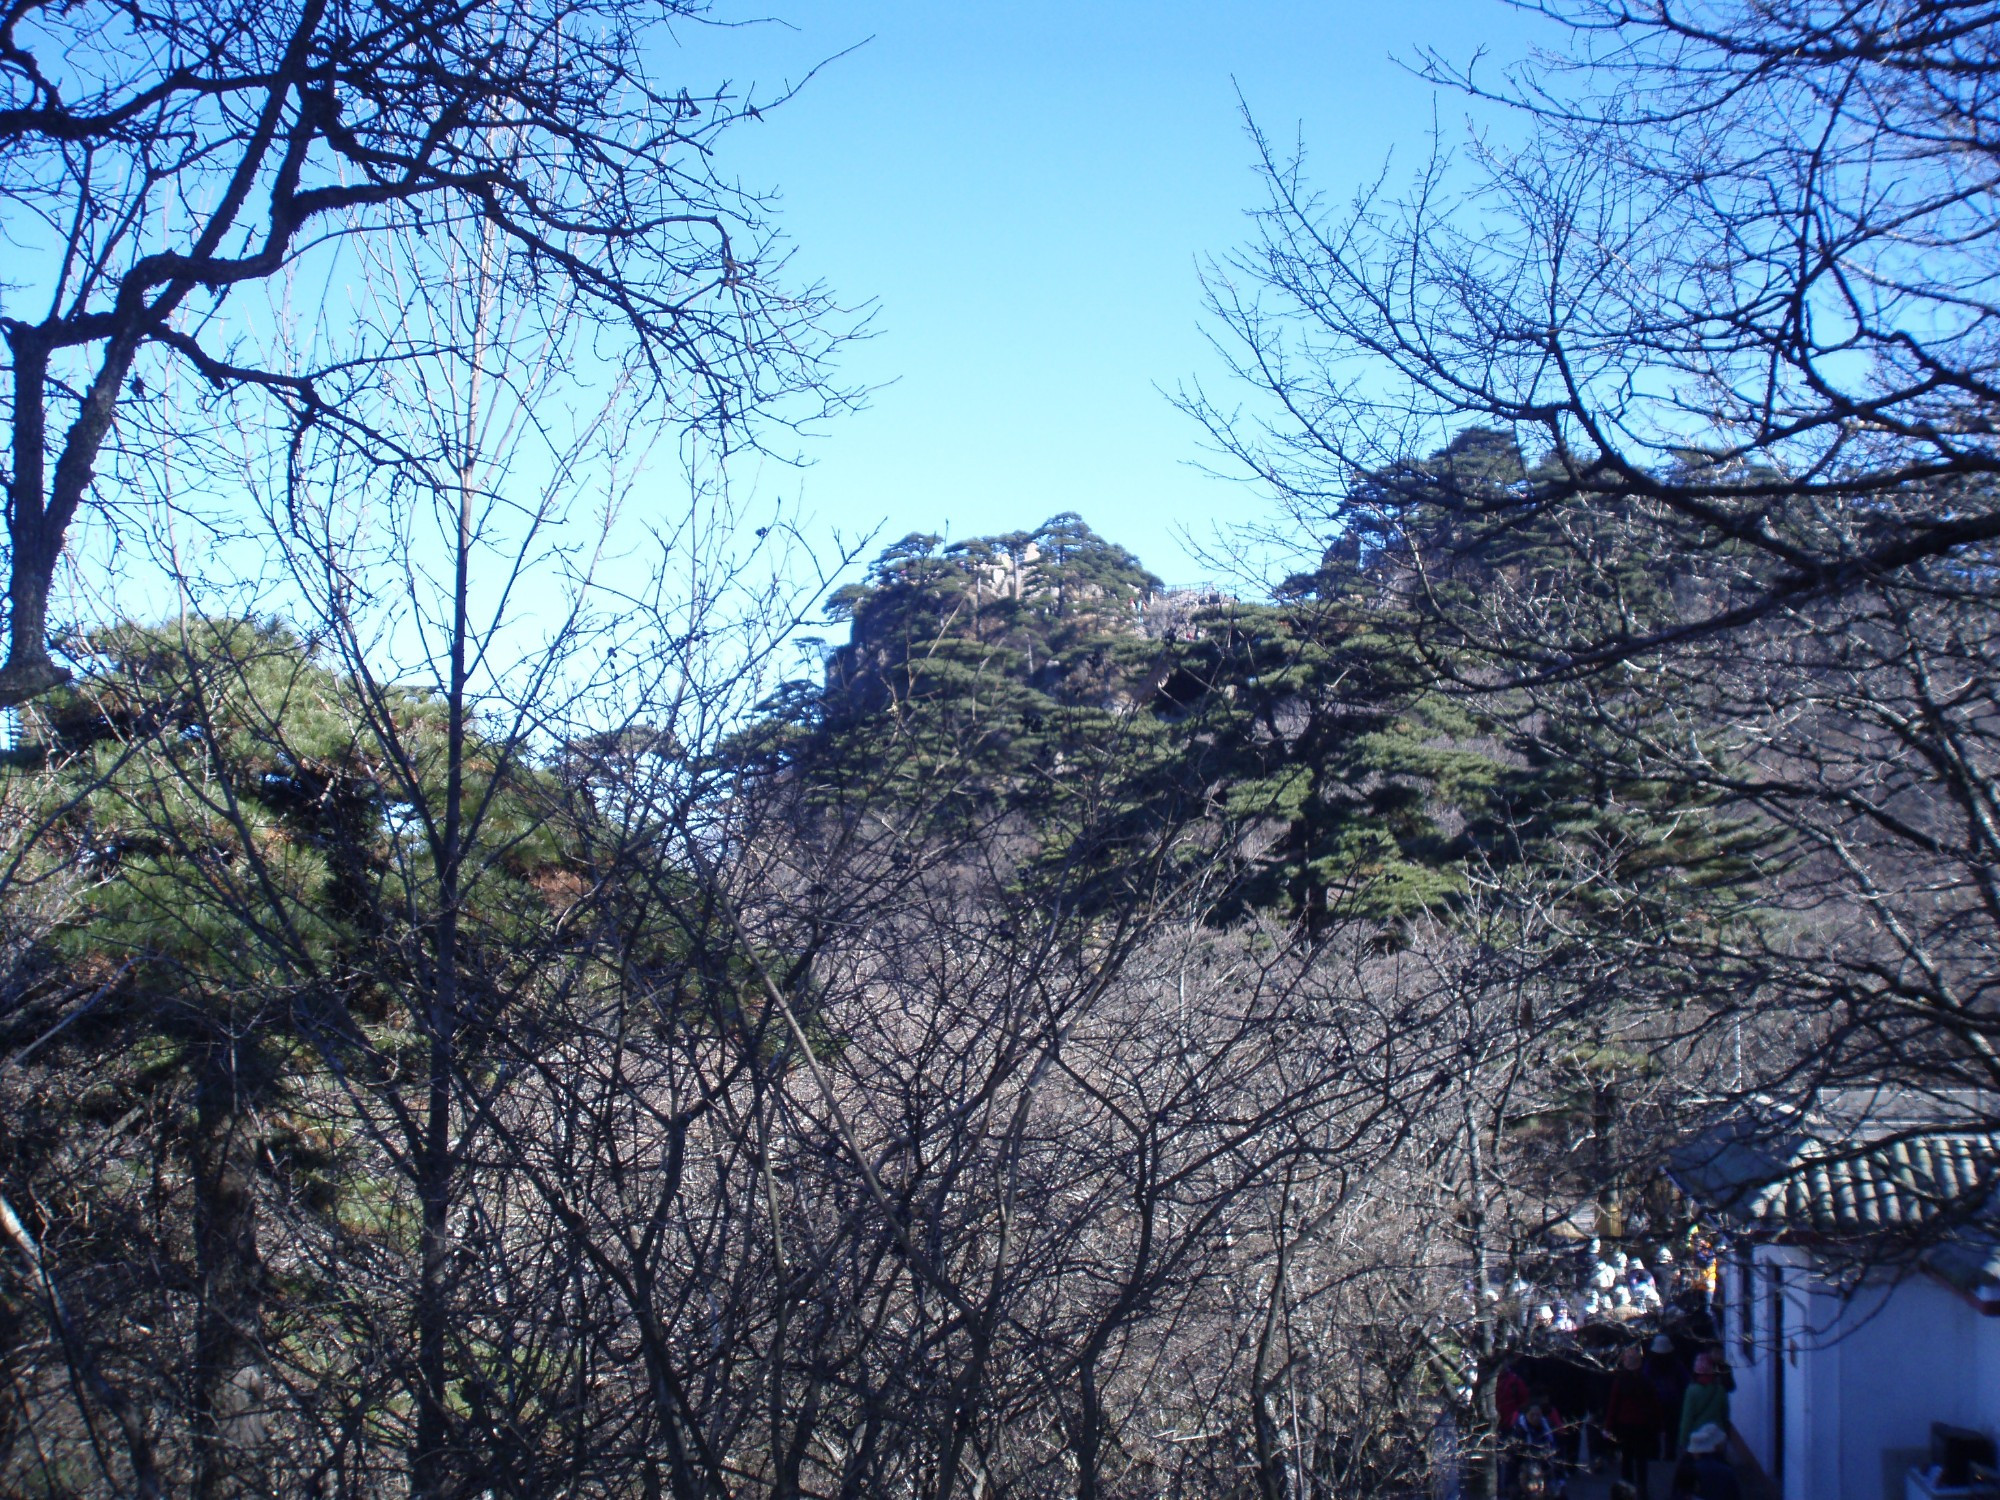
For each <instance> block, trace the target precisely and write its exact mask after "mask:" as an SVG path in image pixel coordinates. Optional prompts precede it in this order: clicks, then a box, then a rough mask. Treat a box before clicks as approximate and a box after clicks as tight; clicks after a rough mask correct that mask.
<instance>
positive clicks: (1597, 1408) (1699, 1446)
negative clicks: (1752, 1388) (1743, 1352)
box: [1495, 1229, 1742, 1500]
mask: <svg viewBox="0 0 2000 1500" xmlns="http://www.w3.org/2000/svg"><path fill="white" fill-rule="evenodd" d="M1722 1248H1723V1247H1722V1246H1720V1245H1719V1244H1718V1243H1717V1242H1716V1241H1715V1239H1714V1238H1713V1237H1711V1236H1709V1235H1707V1234H1705V1233H1703V1232H1702V1231H1700V1230H1699V1229H1696V1230H1693V1231H1690V1232H1689V1234H1688V1236H1687V1237H1686V1239H1685V1241H1684V1242H1683V1244H1682V1249H1681V1253H1680V1255H1679V1256H1678V1257H1677V1256H1676V1254H1675V1252H1674V1249H1673V1247H1672V1245H1670V1244H1663V1245H1660V1246H1658V1247H1657V1248H1656V1249H1655V1251H1654V1255H1653V1265H1652V1266H1651V1267H1648V1266H1647V1265H1646V1264H1645V1262H1644V1261H1643V1260H1641V1259H1640V1257H1639V1256H1638V1255H1636V1254H1632V1253H1628V1252H1627V1251H1625V1250H1614V1251H1611V1252H1609V1253H1607V1252H1606V1251H1605V1249H1604V1247H1603V1244H1602V1242H1601V1241H1599V1240H1596V1239H1593V1240H1591V1241H1590V1243H1589V1246H1588V1248H1587V1249H1586V1250H1584V1251H1583V1252H1582V1255H1581V1257H1580V1259H1581V1261H1582V1264H1581V1266H1580V1275H1579V1278H1578V1279H1579V1283H1580V1284H1579V1285H1578V1287H1577V1288H1576V1289H1575V1296H1574V1304H1572V1300H1571V1298H1570V1297H1568V1296H1559V1297H1554V1298H1550V1299H1547V1300H1540V1301H1530V1300H1529V1299H1526V1298H1523V1299H1522V1300H1523V1305H1524V1314H1523V1316H1524V1320H1525V1322H1526V1324H1527V1328H1526V1330H1525V1331H1526V1334H1527V1342H1528V1345H1529V1352H1526V1353H1524V1354H1522V1355H1521V1356H1520V1357H1518V1358H1516V1359H1515V1360H1513V1361H1512V1362H1511V1363H1509V1364H1508V1365H1507V1366H1506V1367H1504V1368H1503V1369H1502V1370H1501V1372H1500V1375H1499V1381H1498V1386H1497V1389H1496V1392H1495V1394H1496V1399H1497V1405H1498V1418H1499V1430H1500V1435H1501V1439H1502V1447H1503V1453H1504V1455H1505V1457H1504V1464H1505V1470H1506V1478H1507V1483H1508V1486H1509V1488H1510V1489H1511V1492H1512V1493H1513V1494H1515V1495H1517V1496H1520V1497H1523V1500H1528V1497H1544V1496H1546V1497H1555V1496H1561V1495H1562V1494H1564V1493H1565V1491H1566V1489H1567V1482H1568V1478H1569V1476H1571V1475H1573V1474H1575V1473H1576V1472H1577V1470H1578V1469H1579V1468H1581V1467H1583V1466H1585V1465H1592V1466H1594V1465H1595V1464H1597V1463H1599V1462H1602V1461H1603V1460H1604V1459H1606V1458H1611V1459H1614V1460H1615V1462H1616V1464H1617V1470H1618V1476H1619V1477H1618V1479H1617V1480H1616V1481H1615V1482H1614V1485H1613V1489H1612V1495H1613V1500H1654V1497H1653V1496H1652V1494H1651V1492H1650V1490H1651V1478H1652V1466H1653V1465H1654V1464H1655V1463H1661V1462H1666V1463H1672V1464H1673V1465H1674V1468H1673V1477H1672V1483H1671V1489H1672V1500H1741V1495H1742V1490H1741V1485H1740V1483H1739V1481H1738V1479H1737V1476H1736V1473H1735V1470H1734V1467H1733V1466H1732V1464H1731V1462H1730V1458H1729V1396H1730V1392H1731V1390H1732V1389H1733V1388H1734V1386H1735V1379H1734V1377H1733V1376H1732V1375H1731V1373H1730V1369H1729V1364H1728V1361H1727V1360H1726V1359H1725V1358H1724V1356H1723V1350H1722V1345H1721V1343H1720V1342H1719V1339H1718V1333H1717V1327H1716V1320H1715V1297H1716V1287H1717V1272H1716V1267H1717V1264H1718V1261H1719V1258H1720V1255H1721V1252H1722ZM1522 1290H1524V1289H1522V1288H1518V1287H1517V1288H1516V1295H1517V1296H1519V1295H1520V1294H1521V1291H1522ZM1579 1313H1580V1314H1581V1317H1579V1316H1578V1315H1579Z"/></svg>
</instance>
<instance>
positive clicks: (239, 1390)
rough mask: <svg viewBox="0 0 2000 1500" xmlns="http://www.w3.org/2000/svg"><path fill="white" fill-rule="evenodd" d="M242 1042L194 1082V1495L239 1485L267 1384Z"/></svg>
mask: <svg viewBox="0 0 2000 1500" xmlns="http://www.w3.org/2000/svg"><path fill="white" fill-rule="evenodd" d="M241 1060H242V1058H241V1048H240V1046H239V1045H238V1044H236V1043H235V1042H234V1041H233V1040H230V1039H218V1040H216V1041H214V1042H211V1043H210V1044H209V1046H208V1047H207V1048H206V1049H205V1055H204V1057H203V1059H202V1068H201V1076H200V1081H199V1083H198V1085H197V1089H198V1093H197V1099H196V1132H195V1141H194V1151H193V1156H194V1161H193V1167H194V1173H193V1175H194V1193H195V1214H194V1239H195V1261H196V1269H197V1274H198V1275H199V1277H200V1305H199V1311H198V1313H197V1323H196V1329H195V1358H194V1367H195V1368H194V1381H195V1479H194V1489H193V1494H194V1495H195V1497H196V1500H219V1497H221V1496H223V1495H227V1494H230V1493H232V1492H236V1491H242V1490H244V1489H246V1488H248V1489H252V1490H254V1488H255V1486H254V1485H247V1486H246V1484H245V1483H244V1482H243V1481H242V1480H241V1478H240V1471H241V1470H242V1469H243V1468H244V1467H245V1459H246V1456H247V1455H249V1454H251V1453H252V1452H254V1450H255V1449H256V1448H257V1447H259V1446H260V1445H261V1444H262V1443H263V1441H264V1438H265V1430H266V1423H267V1417H266V1414H265V1410H264V1401H265V1395H266V1389H267V1382H266V1377H265V1375H264V1371H263V1365H262V1360H261V1357H260V1355H261V1350H260V1348H259V1324H260V1321H261V1314H262V1307H263V1292H264V1286H263V1282H264V1267H263V1262H262V1260H261V1259H260V1258H259V1256H258V1252H257V1187H256V1170H257V1162H256V1149H257V1148H256V1137H255V1134H254V1131H253V1128H252V1122H251V1119H250V1117H249V1115H248V1113H247V1111H245V1110H244V1108H243V1105H242V1088H241V1080H240V1078H239V1076H238V1067H239V1064H240V1062H241Z"/></svg>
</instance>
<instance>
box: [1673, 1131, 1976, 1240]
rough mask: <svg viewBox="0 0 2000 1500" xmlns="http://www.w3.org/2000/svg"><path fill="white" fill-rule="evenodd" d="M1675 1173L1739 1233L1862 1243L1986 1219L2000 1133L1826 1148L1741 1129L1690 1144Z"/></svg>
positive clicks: (1816, 1139)
mask: <svg viewBox="0 0 2000 1500" xmlns="http://www.w3.org/2000/svg"><path fill="white" fill-rule="evenodd" d="M1672 1172H1673V1176H1674V1178H1675V1180H1676V1181H1678V1182H1679V1183H1680V1185H1681V1187H1682V1189H1683V1190H1684V1191H1685V1192H1686V1193H1687V1194H1688V1196H1690V1197H1691V1198H1693V1199H1695V1200H1696V1201H1697V1202H1699V1203H1701V1204H1702V1205H1703V1206H1705V1207H1706V1208H1708V1209H1709V1210H1710V1211H1711V1212H1714V1213H1718V1214H1720V1215H1721V1216H1722V1217H1723V1218H1725V1219H1727V1220H1730V1221H1732V1222H1734V1223H1735V1224H1737V1225H1739V1226H1740V1227H1742V1228H1744V1229H1750V1230H1763V1231H1765V1232H1767V1233H1771V1234H1793V1235H1806V1236H1813V1237H1827V1238H1836V1239H1849V1238H1863V1237H1868V1236H1872V1235H1879V1234H1893V1233H1896V1232H1898V1231H1908V1230H1914V1229H1919V1228H1921V1227H1922V1226H1924V1225H1926V1224H1929V1223H1931V1222H1932V1221H1933V1220H1936V1219H1938V1218H1939V1217H1940V1216H1946V1217H1949V1218H1957V1219H1963V1218H1966V1217H1970V1216H1973V1215H1977V1214H1980V1213H1981V1212H1982V1211H1984V1210H1986V1209H1987V1207H1988V1200H1989V1199H1990V1198H1991V1197H1992V1196H1993V1194H1994V1191H1995V1189H1996V1187H2000V1132H1993V1131H1975V1130H1963V1131H1951V1130H1931V1131H1923V1132H1911V1133H1894V1134H1890V1135H1887V1136H1884V1137H1882V1138H1880V1139H1877V1140H1873V1141H1870V1140H1865V1139H1862V1140H1856V1139H1854V1138H1852V1137H1849V1138H1847V1139H1841V1140H1829V1139H1826V1138H1824V1137H1822V1136H1820V1135H1819V1134H1818V1133H1816V1132H1815V1133H1810V1134H1809V1133H1807V1132H1805V1131H1803V1130H1801V1129H1800V1128H1798V1126H1796V1125H1794V1126H1792V1127H1791V1128H1790V1129H1779V1130H1772V1131H1769V1132H1767V1131H1764V1130H1760V1129H1758V1128H1757V1127H1756V1125H1755V1124H1754V1123H1753V1122H1747V1121H1746V1122H1743V1123H1741V1124H1739V1125H1737V1126H1735V1127H1733V1128H1725V1129H1723V1130H1718V1131H1713V1132H1710V1133H1709V1134H1707V1135H1704V1136H1700V1137H1697V1138H1696V1139H1694V1140H1693V1141H1690V1142H1689V1143H1688V1144H1687V1145H1686V1146H1684V1147H1682V1148H1681V1150H1679V1151H1678V1152H1676V1153H1675V1154H1674V1159H1673V1164H1672Z"/></svg>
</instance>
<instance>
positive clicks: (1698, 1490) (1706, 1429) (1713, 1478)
mask: <svg viewBox="0 0 2000 1500" xmlns="http://www.w3.org/2000/svg"><path fill="white" fill-rule="evenodd" d="M1728 1455H1729V1433H1728V1432H1727V1431H1726V1430H1725V1429H1724V1428H1722V1427H1721V1426H1719V1425H1718V1424H1716V1423H1714V1422H1706V1423H1704V1424H1702V1425H1701V1426H1700V1427H1697V1428H1695V1430H1694V1431H1693V1432H1691V1433H1689V1434H1688V1440H1687V1453H1686V1456H1685V1457H1683V1458H1682V1459H1681V1462H1680V1467H1679V1468H1678V1469H1677V1470H1675V1472H1674V1493H1675V1494H1676V1495H1692V1496H1694V1497H1695V1500H1743V1487H1742V1486H1741V1485H1740V1484H1739V1483H1737V1480H1736V1469H1735V1467H1734V1466H1733V1465H1732V1464H1731V1463H1730V1462H1729V1456H1728Z"/></svg>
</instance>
